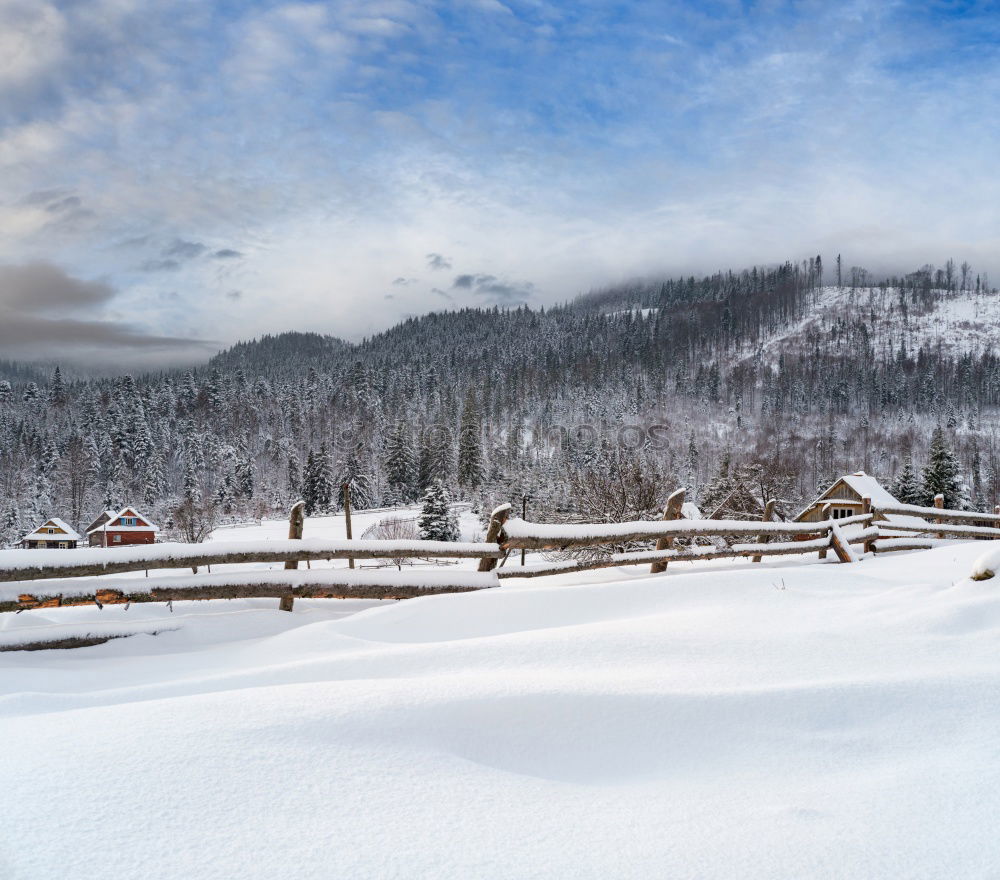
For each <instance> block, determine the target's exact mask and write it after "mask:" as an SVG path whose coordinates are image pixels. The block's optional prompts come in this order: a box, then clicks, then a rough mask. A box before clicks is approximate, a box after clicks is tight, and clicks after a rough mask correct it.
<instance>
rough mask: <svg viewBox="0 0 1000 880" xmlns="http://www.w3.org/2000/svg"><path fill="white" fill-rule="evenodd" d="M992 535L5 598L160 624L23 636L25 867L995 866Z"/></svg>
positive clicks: (288, 873)
mask: <svg viewBox="0 0 1000 880" xmlns="http://www.w3.org/2000/svg"><path fill="white" fill-rule="evenodd" d="M265 528H266V527H265ZM227 531H229V530H227ZM333 531H335V529H333V527H332V526H331V533H330V534H324V536H325V537H339V535H336V534H334V533H333ZM279 534H280V533H279ZM306 534H307V536H308V535H309V534H311V532H310V530H309V524H307V530H306ZM225 537H226V538H227V539H229V538H232V537H233V536H232V534H231V533H230V534H226V535H225ZM988 547H989V545H987V544H984V543H983V542H970V543H965V544H952V545H948V546H944V547H940V548H937V549H934V550H930V551H923V552H915V553H907V554H892V555H889V556H885V557H880V558H868V559H865V560H864V561H863V562H861V563H860V564H857V565H852V566H844V565H838V564H836V563H832V562H830V563H823V564H820V563H817V562H816V561H815V560H811V561H809V562H808V563H803V562H802V561H788V560H778V561H775V560H768V561H766V562H765V563H764V564H763V565H758V566H753V565H751V564H749V563H744V562H735V563H734V562H727V563H718V564H702V563H698V564H697V567H696V566H693V565H690V564H680V565H673V566H671V568H670V570H669V571H668V573H667V574H665V575H662V576H649V575H648V574H645V573H644V571H627V570H625V569H610V570H602V571H597V572H591V573H588V574H583V575H581V574H574V575H566V576H560V577H553V578H549V579H545V580H544V581H528V582H524V583H521V584H518V583H517V582H516V581H514V582H512V581H506V582H505V583H504V584H503V586H502V587H500V588H499V589H495V590H488V591H484V592H480V593H466V594H459V595H449V596H438V597H428V598H426V599H413V600H409V601H406V602H393V603H371V602H364V603H363V602H346V601H336V600H326V601H324V600H311V601H303V600H298V601H296V604H295V611H294V613H292V614H287V613H282V612H279V611H278V610H277V608H276V604H277V603H276V602H275V601H274V600H254V601H233V602H217V603H175V604H174V611H173V613H170V612H168V611H167V610H166V609H165V608H163V607H162V606H149V605H147V606H132V607H131V608H130V609H129V610H128V611H125V610H124V609H123V608H122V607H120V606H118V607H111V606H109V607H107V608H106V609H105V610H104V611H103V612H102V611H98V610H97V609H96V608H64V609H52V610H36V611H31V612H25V613H24V614H21V615H16V616H15V615H4V617H5V620H4V621H0V623H6V621H7V620H15V619H16V620H18V621H23V620H24V619H25V618H30V617H31V616H32V615H35V616H36V619H40V618H45V617H48V618H49V623H48V624H47V625H48V626H52V625H57V624H56V623H55V622H56V621H57V620H58V621H64V622H65V625H66V626H73V625H76V626H79V625H80V624H81V623H83V622H85V620H84V618H89V619H93V620H97V619H98V618H100V619H102V620H104V621H112V622H113V621H116V620H118V621H121V622H122V623H123V624H124V622H125V621H128V626H131V627H147V628H149V629H156V630H158V631H159V635H156V636H149V635H139V636H134V637H131V638H127V639H119V640H115V641H111V642H108V643H107V644H104V645H99V646H95V647H90V648H82V649H77V650H73V651H43V652H30V653H26V652H18V653H5V654H0V729H2V730H3V733H4V736H3V738H2V744H3V748H2V750H0V785H2V787H3V792H4V797H3V798H2V800H0V829H2V830H0V878H3V880H49V878H53V880H54V878H65V877H72V878H74V880H90V878H101V880H111V878H115V880H117V878H124V877H143V878H171V880H173V878H186V880H187V878H232V877H241V878H269V880H270V878H324V880H326V878H341V877H343V878H388V877H393V878H395V877H399V878H411V877H412V878H417V877H419V878H441V877H448V878H451V877H456V878H524V877H532V878H535V877H553V878H589V877H593V878H609V877H615V878H619V877H628V878H632V877H634V878H650V877H670V878H673V877H699V878H702V877H718V878H734V877H739V878H755V877H760V878H765V877H766V878H773V877H795V878H805V877H830V878H834V877H836V878H842V877H865V878H876V877H879V878H881V877H892V878H896V877H907V878H954V877H962V878H970V877H977V878H978V877H982V878H988V877H997V876H1000V835H997V833H996V828H997V824H998V822H1000V746H998V742H1000V740H998V734H997V731H998V729H1000V650H998V644H1000V641H998V639H1000V593H998V592H997V589H998V588H997V586H996V580H995V579H994V580H990V581H983V582H978V583H977V582H972V581H970V580H967V579H966V577H965V576H966V575H967V574H968V573H969V572H970V571H971V570H972V567H973V563H974V561H975V560H976V558H977V557H979V556H980V555H982V553H983V551H984V549H986V548H988ZM373 606H376V607H373ZM355 612H357V613H355ZM23 625H24V624H23V623H19V626H23ZM11 632H12V630H11Z"/></svg>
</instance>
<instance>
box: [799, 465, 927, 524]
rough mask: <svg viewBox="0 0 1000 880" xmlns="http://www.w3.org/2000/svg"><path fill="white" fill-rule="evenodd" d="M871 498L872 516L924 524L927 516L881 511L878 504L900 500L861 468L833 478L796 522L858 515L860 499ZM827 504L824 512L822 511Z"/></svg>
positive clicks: (894, 504)
mask: <svg viewBox="0 0 1000 880" xmlns="http://www.w3.org/2000/svg"><path fill="white" fill-rule="evenodd" d="M864 498H871V501H872V508H873V509H874V511H875V520H876V521H877V522H884V523H886V524H887V525H893V524H897V525H923V526H928V527H929V524H928V522H927V520H925V519H921V518H920V517H919V516H908V515H904V514H899V513H882V512H881V511H879V507H899V506H900V502H899V501H898V500H897V499H896V498H895V497H894V496H893V495H892V493H890V492H889V490H888V489H886V488H885V487H884V486H883V485H882V484H881V483H880V482H879V481H878V480H876V479H875V478H874V477H872V476H869V475H868V474H866V473H865V472H864V471H858V472H857V473H854V474H845V475H844V476H843V477H841V478H840V479H839V480H836V481H835V482H834V484H833V485H832V486H830V488H829V489H827V490H826V491H825V492H823V493H822V494H821V495H820V496H819V497H818V498H817V499H816V500H815V501H813V502H812V503H811V504H810V505H809V506H808V507H806V508H805V510H803V511H802V512H801V513H799V514H798V515H797V516H796V517H795V519H794V521H795V522H819V521H820V520H823V519H827V518H828V517H829V518H830V519H843V518H844V517H847V516H857V515H858V514H859V513H863V507H864V505H863V502H862V499H864ZM827 505H829V506H830V509H829V511H828V512H827V514H826V515H824V513H823V511H824V509H825V508H826V506H827Z"/></svg>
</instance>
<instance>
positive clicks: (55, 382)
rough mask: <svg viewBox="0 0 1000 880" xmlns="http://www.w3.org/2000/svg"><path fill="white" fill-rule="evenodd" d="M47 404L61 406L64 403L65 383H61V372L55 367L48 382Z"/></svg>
mask: <svg viewBox="0 0 1000 880" xmlns="http://www.w3.org/2000/svg"><path fill="white" fill-rule="evenodd" d="M49 403H51V404H52V405H53V406H62V405H63V404H65V403H66V383H65V382H64V381H63V377H62V370H60V369H59V367H58V366H57V367H56V368H55V372H53V373H52V379H51V380H50V381H49Z"/></svg>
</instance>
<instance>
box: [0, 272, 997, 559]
mask: <svg viewBox="0 0 1000 880" xmlns="http://www.w3.org/2000/svg"><path fill="white" fill-rule="evenodd" d="M825 275H826V276H833V277H832V278H831V277H824V276H825ZM831 282H832V283H831ZM997 304H998V296H997V293H996V291H994V290H992V289H991V288H990V287H989V284H988V282H987V281H986V279H984V278H982V277H979V276H976V275H974V273H973V272H972V270H971V269H970V268H969V267H968V266H962V267H960V268H956V267H955V266H954V264H952V263H951V262H950V261H949V263H948V264H946V266H945V267H944V268H942V269H934V268H932V267H924V268H923V269H921V270H919V271H917V272H914V273H912V274H909V275H907V276H905V277H902V278H887V279H885V280H883V281H880V282H879V283H877V284H875V283H873V281H872V279H871V278H869V277H868V274H867V273H866V272H864V270H860V269H852V270H848V271H842V270H841V269H840V267H839V266H838V267H837V268H836V269H835V270H828V271H826V272H824V266H823V263H822V261H821V260H820V259H819V258H816V259H813V260H809V261H806V262H804V263H801V264H786V265H783V266H780V267H778V268H768V269H760V268H757V269H753V270H750V271H746V272H740V273H724V274H716V275H713V276H709V277H706V278H702V279H695V278H687V279H673V280H665V281H664V280H658V281H647V282H641V283H634V284H629V285H622V286H619V287H615V288H611V289H607V290H602V291H598V292H594V293H591V294H588V295H586V296H584V297H581V298H580V299H579V300H577V301H576V302H573V303H569V304H567V305H564V306H561V307H558V308H552V309H547V310H529V309H527V308H519V309H514V310H502V309H499V308H494V309H485V310H483V309H466V310H462V311H455V312H446V313H437V314H430V315H426V316H424V317H421V318H413V319H411V320H408V321H406V322H404V323H402V324H399V325H398V326H396V327H393V328H392V329H390V330H388V331H386V332H385V333H382V334H379V335H377V336H375V337H372V338H370V339H367V340H365V341H364V342H362V343H360V344H357V345H351V344H348V343H345V342H342V341H340V340H336V339H332V338H330V337H323V336H319V335H316V334H284V335H278V336H269V337H265V338H264V339H262V340H258V341H255V342H247V343H241V344H239V345H237V346H235V347H233V348H232V349H230V350H229V351H227V352H224V353H222V354H220V355H218V356H217V357H216V358H214V359H213V360H212V361H211V362H210V363H209V364H207V365H206V366H205V367H203V368H199V369H196V370H192V371H187V372H178V373H164V374H161V375H150V376H138V377H133V376H124V377H120V378H113V379H111V378H108V379H72V380H70V379H65V378H64V377H63V375H62V372H61V371H59V370H56V371H54V372H53V373H52V374H51V376H49V378H48V379H47V381H42V380H40V378H39V377H37V376H36V375H35V374H34V373H33V372H32V368H29V367H24V366H17V365H8V364H4V363H2V362H0V499H3V501H2V503H3V505H4V506H3V509H0V543H3V542H10V541H13V540H16V539H17V538H18V537H19V535H20V534H21V533H22V531H23V530H25V529H27V528H28V527H29V526H34V525H36V524H37V521H38V520H40V519H42V518H44V517H48V516H51V515H59V516H62V517H63V518H64V519H66V520H68V521H69V522H70V523H71V524H73V525H74V526H80V525H85V524H86V523H87V522H89V520H90V519H92V518H93V516H94V515H95V514H96V513H97V512H98V511H99V510H100V509H102V508H106V507H115V506H118V505H121V504H124V503H126V502H128V503H134V504H139V505H141V506H143V507H144V509H145V510H146V512H147V513H148V514H149V515H150V516H151V517H153V519H154V520H157V521H158V522H159V523H160V524H161V525H163V526H166V527H167V528H168V529H175V530H176V529H180V528H181V527H183V529H184V531H185V532H187V533H188V534H189V536H197V533H198V532H199V530H201V528H202V527H203V526H204V525H205V524H207V523H212V522H215V521H218V520H224V519H246V518H247V517H256V516H260V515H261V514H264V513H270V512H276V511H283V510H285V509H286V508H287V507H288V505H289V504H290V503H291V502H292V501H293V500H294V499H296V498H298V497H300V496H301V497H305V498H306V500H307V503H308V505H309V508H310V510H311V511H321V510H323V509H330V508H335V507H336V506H337V504H338V503H339V498H338V492H337V490H336V488H335V487H336V486H339V485H340V484H341V483H343V482H349V483H351V484H352V486H353V494H354V502H355V505H356V506H359V507H367V506H379V505H389V504H394V503H397V502H402V501H411V500H413V499H415V498H417V497H418V496H419V495H420V494H421V493H422V492H423V490H424V489H425V488H426V487H427V486H428V485H430V484H431V483H432V482H434V481H436V480H440V481H441V482H443V483H444V484H445V485H446V486H447V487H448V488H449V489H450V490H451V492H452V494H453V496H458V497H465V498H468V499H470V500H472V501H474V502H475V503H477V504H480V503H481V504H483V505H487V506H489V507H492V506H493V505H495V504H497V503H499V502H501V501H506V500H514V499H520V497H521V495H522V494H527V495H528V496H530V501H529V507H530V511H531V512H532V513H533V514H534V515H535V516H539V517H541V516H546V517H552V518H557V517H558V518H572V517H575V516H579V517H586V518H588V519H595V518H619V517H622V516H644V515H653V514H654V513H655V511H656V510H657V508H658V507H659V506H660V505H661V504H662V503H663V501H664V500H665V498H666V496H667V494H668V493H669V491H670V490H671V489H672V488H673V487H675V486H676V485H678V484H683V485H686V486H688V487H689V488H690V490H691V491H692V493H693V495H694V497H695V498H696V499H697V501H698V503H700V504H701V505H702V507H703V508H711V507H712V506H714V504H716V503H717V502H718V501H719V500H720V498H721V496H722V495H724V494H727V493H728V491H729V489H731V488H733V487H734V486H736V485H740V484H742V485H743V487H744V488H746V489H747V493H748V494H749V495H751V496H757V497H777V498H779V499H781V501H782V502H783V505H784V507H785V508H786V510H787V511H789V512H791V511H793V509H794V508H795V507H796V506H797V505H798V504H800V503H801V502H802V501H804V500H809V499H811V498H812V497H813V496H814V495H815V492H816V489H817V486H820V485H824V484H826V483H828V482H829V481H830V480H831V479H832V478H833V477H834V476H835V475H838V474H839V473H842V472H844V471H854V470H858V469H864V470H866V471H869V472H871V473H874V474H876V475H877V476H878V477H880V478H881V479H883V480H884V481H886V482H892V481H893V480H896V479H898V478H899V477H900V475H901V474H902V475H903V476H904V477H905V479H904V480H903V483H904V485H903V486H902V487H901V488H900V492H901V494H904V495H909V496H911V497H910V498H908V499H907V500H918V498H919V496H920V494H921V492H922V491H923V490H922V488H921V477H920V471H921V468H922V467H923V465H924V464H925V460H926V457H927V451H928V447H929V444H930V440H931V434H932V431H933V429H934V428H935V427H936V426H940V427H941V431H940V432H939V436H938V444H937V445H938V453H939V457H940V454H942V453H943V454H946V455H950V454H951V453H954V454H955V456H957V468H958V473H957V474H956V475H954V478H953V479H952V483H953V485H952V486H950V488H949V492H951V493H952V494H953V495H954V501H955V503H967V504H972V505H974V506H977V507H983V506H992V505H993V504H994V503H996V501H997V500H1000V494H998V493H1000V444H998V441H997V436H996V427H997V419H998V406H1000V359H998V357H997V351H998V348H997V345H998V341H997V339H996V338H995V335H996V329H995V328H996V327H997V326H998V324H997V322H996V321H995V317H996V316H997V315H998V308H997ZM911 459H912V465H913V467H912V469H906V468H905V465H907V464H908V463H910V462H911ZM904 471H905V473H904ZM706 512H707V511H706Z"/></svg>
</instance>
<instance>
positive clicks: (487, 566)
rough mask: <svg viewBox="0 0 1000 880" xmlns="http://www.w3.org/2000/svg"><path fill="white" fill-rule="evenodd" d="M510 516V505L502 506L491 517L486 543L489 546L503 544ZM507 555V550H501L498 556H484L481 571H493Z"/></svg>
mask: <svg viewBox="0 0 1000 880" xmlns="http://www.w3.org/2000/svg"><path fill="white" fill-rule="evenodd" d="M509 516H510V505H509V504H501V505H500V506H499V507H498V508H496V509H495V510H494V511H493V513H492V514H491V515H490V524H489V527H488V528H487V529H486V541H485V543H487V544H494V543H495V544H498V545H502V544H503V539H504V537H505V535H504V531H503V528H504V525H505V524H506V522H507V518H508V517H509ZM504 555H506V548H503V549H499V548H498V552H497V554H496V555H485V554H484V555H483V558H482V559H480V560H479V568H478V570H479V571H493V569H494V568H496V565H497V559H498V558H500V557H502V556H504Z"/></svg>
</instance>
